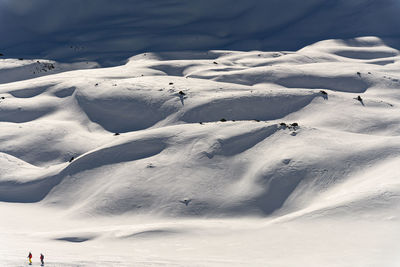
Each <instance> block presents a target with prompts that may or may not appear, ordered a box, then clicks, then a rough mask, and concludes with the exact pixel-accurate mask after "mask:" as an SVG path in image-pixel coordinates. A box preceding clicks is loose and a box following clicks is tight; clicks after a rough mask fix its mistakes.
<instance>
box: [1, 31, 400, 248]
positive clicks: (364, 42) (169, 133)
mask: <svg viewBox="0 0 400 267" xmlns="http://www.w3.org/2000/svg"><path fill="white" fill-rule="evenodd" d="M15 62H17V61H15ZM15 62H14V63H15ZM23 62H24V61H22V62H21V64H22V63H23ZM399 62H400V57H399V51H397V50H396V49H394V48H390V47H387V46H385V44H384V42H383V41H382V40H380V39H379V38H376V37H363V38H357V39H352V40H327V41H322V42H319V43H316V44H313V45H310V46H308V47H305V48H303V49H301V50H299V51H297V52H260V51H252V52H234V51H223V50H214V51H209V52H194V53H188V52H186V53H167V52H163V53H146V54H140V55H137V56H134V57H131V58H130V59H129V60H128V61H127V63H126V64H125V65H121V66H117V67H112V68H94V69H79V70H72V69H73V68H75V67H79V66H76V65H72V66H68V65H65V69H64V70H68V71H62V72H59V73H53V72H47V73H46V75H45V76H42V75H41V74H35V75H37V76H34V77H32V73H30V71H31V70H30V69H29V67H21V65H18V64H15V65H12V64H11V65H10V60H8V59H7V60H3V61H0V69H7V71H8V72H9V73H10V76H8V78H7V79H8V80H7V79H6V80H4V81H2V84H0V125H1V128H2V131H1V132H0V140H1V142H0V151H1V154H0V155H1V156H0V163H1V170H2V171H1V174H0V201H3V202H20V203H37V202H39V203H40V204H41V205H45V206H51V207H54V208H57V209H58V208H62V209H65V210H66V211H68V212H69V213H71V214H82V215H83V214H91V215H121V214H143V215H146V214H157V215H162V216H167V217H185V216H243V215H262V216H276V217H278V218H293V217H296V216H299V217H304V216H328V215H329V216H332V214H336V215H337V216H339V215H341V216H347V215H348V214H350V213H353V212H357V213H358V214H360V215H361V216H364V215H365V216H366V214H367V213H370V212H371V209H373V210H374V211H375V212H376V213H380V212H384V211H385V210H387V209H389V208H390V207H392V206H394V205H396V203H398V198H397V196H398V194H399V191H398V183H397V182H396V180H395V179H394V178H393V176H391V175H381V176H380V177H379V179H378V178H377V177H376V176H375V175H370V173H379V172H380V171H378V170H383V169H385V168H387V169H389V168H390V169H392V170H395V169H397V167H396V166H397V165H398V164H397V161H398V157H399V154H398V151H399V148H400V143H399V141H398V138H397V137H398V136H399V134H400V127H399V126H398V125H399V119H398V116H396V114H397V113H398V107H399V106H400V98H399V97H398V88H399V87H400V82H399V79H400V73H399V71H398V65H399ZM14 63H13V64H14ZM1 64H3V67H1V66H2V65H1ZM24 64H25V63H24ZM52 64H57V63H52ZM27 66H30V65H29V64H27ZM83 66H85V64H84V65H83ZM81 67H82V66H81ZM88 67H89V66H88ZM91 67H96V66H95V65H92V66H91ZM21 72H26V73H27V75H26V76H24V75H22V74H21ZM13 75H14V76H13ZM13 77H14V78H13ZM25 79H26V80H25ZM382 166H384V167H382ZM378 183H379V185H380V186H377V184H378ZM361 184H362V186H363V188H364V189H363V190H362V192H359V191H357V190H359V188H360V186H361ZM378 199H379V201H378ZM369 216H372V215H369ZM153 234H154V235H164V234H169V233H168V232H166V233H164V232H151V231H150V232H143V233H138V234H132V235H131V236H130V237H129V238H132V237H135V238H137V237H141V236H151V235H153ZM127 238H128V237H127ZM58 240H62V241H66V242H83V241H87V240H88V239H85V238H83V239H81V238H79V237H78V236H77V237H75V236H62V237H60V238H59V239H58Z"/></svg>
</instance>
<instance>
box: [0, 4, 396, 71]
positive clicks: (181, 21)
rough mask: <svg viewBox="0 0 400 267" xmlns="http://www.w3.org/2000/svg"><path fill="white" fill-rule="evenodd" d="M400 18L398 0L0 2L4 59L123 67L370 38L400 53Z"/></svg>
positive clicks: (1, 51)
mask: <svg viewBox="0 0 400 267" xmlns="http://www.w3.org/2000/svg"><path fill="white" fill-rule="evenodd" d="M399 12H400V3H399V1H398V0H351V1H349V0H306V1H298V0H247V1H235V2H232V1H231V0H202V1H183V0H152V1H142V0H129V1H126V0H95V1H81V0H57V1H52V0H18V1H15V0H0V36H1V37H2V38H1V42H0V53H3V54H4V55H5V56H6V57H10V58H12V57H14V58H21V57H22V58H30V59H32V58H47V59H51V60H58V61H74V62H75V61H84V60H94V61H97V62H100V63H101V64H103V65H110V64H113V65H118V64H119V62H120V61H122V60H126V58H127V57H129V56H131V55H134V54H138V53H142V52H161V51H184V50H191V51H193V50H196V51H206V50H210V49H229V50H245V51H247V50H254V49H258V50H263V51H266V50H271V51H275V50H297V49H300V48H302V47H304V46H306V45H310V44H311V43H314V42H317V41H321V40H326V39H333V38H340V39H348V38H354V37H357V36H368V35H373V36H378V37H380V38H385V40H386V41H391V45H392V46H395V47H396V48H400V42H399V38H400V31H399V25H400V18H399V16H398V14H399ZM276 14H279V15H276Z"/></svg>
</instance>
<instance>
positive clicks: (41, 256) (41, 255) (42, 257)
mask: <svg viewBox="0 0 400 267" xmlns="http://www.w3.org/2000/svg"><path fill="white" fill-rule="evenodd" d="M40 262H41V263H42V266H44V256H43V254H42V253H40Z"/></svg>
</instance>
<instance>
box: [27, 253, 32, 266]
mask: <svg viewBox="0 0 400 267" xmlns="http://www.w3.org/2000/svg"><path fill="white" fill-rule="evenodd" d="M28 259H29V265H32V253H30V252H29V255H28Z"/></svg>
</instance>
